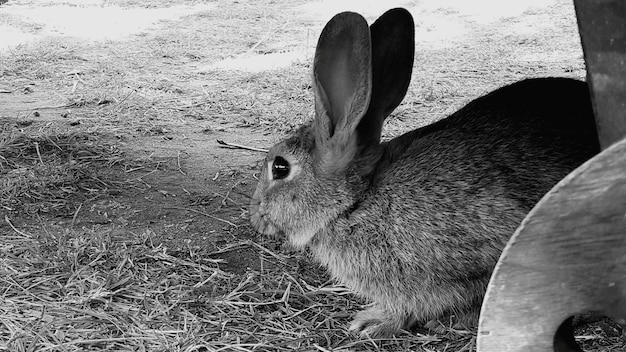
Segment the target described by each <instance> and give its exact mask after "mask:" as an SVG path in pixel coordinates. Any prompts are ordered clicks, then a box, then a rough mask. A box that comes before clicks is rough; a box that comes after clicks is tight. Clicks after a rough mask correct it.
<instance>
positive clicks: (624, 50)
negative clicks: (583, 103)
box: [574, 0, 626, 149]
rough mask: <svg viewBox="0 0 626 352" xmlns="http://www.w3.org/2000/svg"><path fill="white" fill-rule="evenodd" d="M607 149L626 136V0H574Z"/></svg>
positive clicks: (597, 118) (598, 127)
mask: <svg viewBox="0 0 626 352" xmlns="http://www.w3.org/2000/svg"><path fill="white" fill-rule="evenodd" d="M574 6H575V8H576V17H577V19H578V30H579V32H580V38H581V42H582V46H583V51H584V53H585V63H586V65H587V82H588V83H589V86H590V87H591V94H592V98H593V99H592V100H593V102H594V112H595V115H596V125H597V129H598V136H599V137H600V145H601V146H602V148H603V149H605V148H606V147H608V146H609V145H611V144H613V143H615V142H617V141H618V140H620V139H622V138H624V137H625V136H626V1H624V0H574Z"/></svg>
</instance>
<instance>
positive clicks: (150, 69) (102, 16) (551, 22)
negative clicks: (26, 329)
mask: <svg viewBox="0 0 626 352" xmlns="http://www.w3.org/2000/svg"><path fill="white" fill-rule="evenodd" d="M393 6H405V7H407V8H409V9H410V10H411V12H412V13H413V15H414V17H415V18H416V24H417V28H416V31H417V34H416V38H417V48H418V49H417V55H416V68H415V73H414V82H413V83H412V85H411V88H410V90H409V93H408V96H407V99H406V100H405V102H404V103H403V104H402V105H401V106H400V107H399V108H398V109H397V111H396V113H394V115H393V116H392V117H391V118H390V121H389V122H388V124H387V127H386V132H385V133H386V137H391V136H393V135H397V134H399V133H401V132H402V131H406V130H408V129H410V128H414V127H416V126H420V125H424V124H426V123H428V122H430V121H433V120H436V119H439V118H442V117H444V116H445V115H446V114H448V113H451V112H453V111H455V110H456V109H458V108H459V107H460V106H462V105H463V104H464V103H466V102H468V101H469V100H471V99H473V98H475V97H477V96H479V95H481V94H483V93H484V92H486V91H489V90H490V89H493V88H495V87H497V86H500V85H503V84H506V83H508V82H512V81H514V80H517V79H521V78H523V77H529V76H548V75H557V76H568V77H577V78H583V77H584V66H583V62H582V52H581V50H580V45H579V43H578V41H577V37H576V32H575V22H574V20H573V8H572V6H571V4H569V2H567V1H552V0H533V1H524V2H504V1H495V0H480V1H473V2H471V5H470V2H466V1H462V0H444V1H392V2H391V3H390V2H382V1H379V2H376V1H331V0H326V1H322V2H305V1H286V0H285V1H271V0H265V1H259V2H258V3H257V2H255V3H247V2H242V1H237V0H232V1H222V0H216V1H178V2H177V3H176V4H170V3H168V2H165V1H154V2H153V1H147V0H146V1H141V0H117V1H113V0H112V1H105V0H90V1H86V0H84V1H78V0H75V1H70V0H66V1H44V0H9V2H8V3H6V4H3V5H0V33H2V34H1V35H0V58H1V60H2V61H0V73H1V74H2V75H1V76H0V119H1V120H0V123H1V124H2V126H3V127H2V131H3V133H4V135H3V138H4V141H3V143H5V144H4V147H3V149H2V151H3V153H6V154H3V158H7V159H8V158H9V157H8V156H7V155H9V154H10V153H9V152H8V151H9V149H8V148H9V146H10V143H8V142H7V141H9V140H10V138H11V136H15V135H18V134H21V135H27V136H30V137H33V138H34V137H37V138H42V139H41V140H49V136H75V135H81V136H83V135H84V136H87V137H85V138H86V139H85V141H86V142H81V143H83V144H80V145H78V147H76V148H74V147H72V148H73V149H71V150H69V151H68V154H67V157H68V158H72V160H75V161H77V162H78V163H80V162H82V161H86V160H90V159H89V158H90V157H91V156H92V155H94V153H95V152H94V151H93V150H92V149H89V148H85V147H84V146H85V145H86V144H85V143H91V142H93V143H95V144H97V145H99V146H104V147H106V148H115V150H119V153H120V155H121V156H120V159H119V160H118V159H116V160H112V159H106V158H104V159H103V161H102V162H97V163H93V164H91V166H90V170H89V173H88V175H87V176H85V177H83V178H81V182H83V183H81V184H74V185H61V186H58V187H59V189H60V190H61V191H58V192H56V193H54V194H52V195H49V194H48V193H45V192H44V191H41V190H39V191H36V192H35V191H32V189H33V188H32V187H31V188H29V189H30V190H31V191H30V192H25V193H24V194H22V195H20V194H17V193H15V194H14V196H12V197H9V196H6V197H5V198H6V199H5V202H4V203H3V204H2V208H1V209H0V213H1V214H0V218H2V219H8V220H7V221H4V222H2V223H1V224H0V233H4V234H7V236H8V235H9V234H13V233H15V232H16V231H18V232H20V233H27V234H30V235H32V236H34V237H37V236H45V234H46V233H57V232H59V233H60V232H63V231H66V230H67V229H73V231H77V232H81V231H82V232H81V233H94V232H97V233H107V234H109V235H111V236H114V237H115V236H117V237H129V238H130V237H133V236H136V235H138V234H149V236H148V237H149V241H150V242H151V246H153V247H158V246H161V248H166V249H167V252H168V253H169V254H170V255H176V254H180V255H181V256H191V257H194V256H198V255H199V256H204V257H205V258H210V259H211V260H214V261H215V262H216V263H219V264H218V265H219V270H221V271H223V272H225V273H228V274H231V275H234V276H233V277H241V278H243V277H249V276H247V275H250V273H263V272H264V270H266V269H267V266H276V265H279V266H280V265H282V266H284V267H285V268H287V269H284V270H285V272H290V273H294V272H295V273H300V274H301V275H302V277H305V278H306V280H307V281H308V283H309V284H311V285H323V284H324V283H325V282H326V280H327V277H326V276H325V274H324V272H323V270H321V269H319V268H317V266H316V265H315V264H314V263H312V262H311V261H310V260H309V259H308V257H307V256H306V254H302V253H293V252H291V251H290V249H289V248H287V247H284V246H283V245H282V241H281V240H280V239H267V238H262V237H260V236H259V235H258V234H256V233H255V232H254V231H253V230H252V229H251V228H250V227H249V225H248V220H247V216H248V214H247V210H246V209H247V204H248V202H249V199H250V197H251V195H252V193H253V190H254V187H255V184H256V177H257V175H258V172H259V161H260V160H261V159H262V158H263V157H264V156H263V154H262V153H259V152H255V151H249V150H240V149H229V148H224V147H222V146H220V145H219V144H218V143H217V142H216V141H217V140H224V141H227V142H232V143H238V144H243V145H247V146H253V147H259V148H268V147H270V146H271V145H272V143H274V142H275V141H277V140H278V139H280V138H281V137H283V136H284V135H285V134H286V133H288V132H289V131H291V130H293V128H294V127H296V126H298V125H299V124H301V123H302V122H304V121H306V120H307V119H309V118H310V117H311V116H312V115H311V113H312V109H311V107H312V105H311V104H312V100H311V99H312V94H311V92H310V86H309V83H308V72H309V70H310V58H311V55H312V52H313V50H314V46H315V41H316V38H317V35H318V33H319V31H320V30H321V28H322V26H323V24H324V23H325V22H326V21H327V20H328V19H329V18H330V17H331V16H332V15H334V14H335V13H337V12H339V11H342V10H346V9H350V10H353V11H356V12H360V13H363V14H364V15H365V16H366V17H367V18H368V19H369V20H371V19H373V18H375V17H376V16H378V15H380V14H381V13H382V12H384V11H385V10H386V9H388V8H390V7H393ZM46 138H48V139H46ZM54 141H57V140H56V139H55V140H54ZM50 143H51V144H50V145H52V147H51V148H52V149H54V143H53V142H50ZM55 143H57V144H58V141H57V142H55ZM39 145H40V144H37V146H39ZM41 145H43V144H41ZM42 148H43V147H42ZM60 149H61V148H59V150H60ZM98 150H100V149H98ZM42 153H43V154H44V155H43V157H42V155H39V154H42ZM28 155H29V156H32V157H33V158H34V160H35V163H37V161H40V162H41V164H43V163H44V159H45V156H46V155H47V154H46V151H45V150H44V149H42V150H39V149H36V150H35V149H33V150H32V151H31V153H30V154H28ZM64 155H65V154H64ZM94 157H95V155H94ZM37 159H39V160H37ZM0 164H2V167H3V170H2V172H3V177H4V178H5V179H4V180H3V182H4V183H3V185H4V186H5V187H8V186H7V185H10V184H12V183H11V182H9V181H6V180H7V179H8V177H9V176H10V175H15V174H18V173H19V172H21V171H24V172H28V170H27V169H28V168H26V167H22V168H14V169H11V168H10V167H9V166H7V165H8V164H7V163H4V162H1V161H0ZM20 170H21V171H20ZM59 172H61V171H59ZM33 182H34V181H33ZM63 187H65V188H68V187H70V188H72V189H71V190H67V191H65V188H63ZM5 191H6V192H8V191H7V190H6V189H5ZM6 192H5V193H3V194H8V193H6ZM9 220H10V221H9ZM133 238H134V237H133ZM274 253H280V254H281V256H284V258H287V259H286V261H285V260H283V259H281V260H278V261H277V260H274V259H275V258H274V259H272V258H273V254H274ZM268 257H269V259H268ZM277 262H278V264H277ZM281 268H282V267H281ZM281 270H282V269H281ZM294 275H295V274H294ZM232 280H233V282H235V281H236V279H232ZM242 280H243V279H242ZM279 286H280V285H279ZM361 303H362V302H361ZM337 317H338V319H339V320H338V321H339V322H341V323H344V324H345V323H347V321H348V320H349V315H345V314H344V316H341V315H338V316H337ZM464 336H465V335H464ZM468 336H469V337H467V336H465V337H463V338H464V339H466V340H467V339H469V340H467V341H469V342H467V341H466V340H464V341H466V342H465V343H464V344H463V346H466V347H467V349H472V348H473V345H472V342H471V341H470V340H471V339H472V337H471V334H470V335H468ZM429 341H430V340H429ZM439 341H441V340H439ZM336 342H337V341H333V343H328V344H321V345H320V346H326V347H327V348H332V347H333V344H335V343H336ZM320 343H321V342H320ZM423 343H426V342H423V341H422V342H420V344H423ZM291 347H292V346H291ZM291 347H290V346H289V345H287V347H285V348H286V349H289V348H291ZM309 347H310V346H309ZM440 347H441V346H440ZM440 347H437V348H440ZM224 348H225V349H226V350H228V348H226V347H224ZM246 348H251V349H252V347H249V346H248V347H246ZM310 348H311V350H313V347H310ZM322 348H323V347H320V349H318V350H324V349H322ZM444 348H445V347H444ZM243 349H244V347H240V348H239V349H233V350H243ZM357 349H358V348H357ZM0 350H2V349H0ZM181 350H183V349H182V348H181ZM197 350H201V349H197ZM208 350H211V349H210V348H209V349H208Z"/></svg>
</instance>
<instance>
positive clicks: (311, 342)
mask: <svg viewBox="0 0 626 352" xmlns="http://www.w3.org/2000/svg"><path fill="white" fill-rule="evenodd" d="M246 246H248V247H252V248H255V250H258V251H259V252H262V253H264V254H263V256H264V257H266V258H265V260H267V261H268V264H269V263H270V262H273V261H287V260H288V259H289V258H288V257H286V256H285V255H284V254H279V253H275V252H272V251H270V250H268V249H266V248H263V247H261V246H260V245H259V244H255V243H251V242H243V243H239V244H236V245H232V246H229V248H224V249H222V250H221V251H218V252H214V253H196V252H189V253H168V250H167V249H166V248H164V247H161V246H156V245H154V244H153V243H152V234H151V233H150V232H144V233H140V234H133V233H128V232H125V233H116V232H112V231H102V230H101V229H98V228H95V229H93V230H91V231H86V230H82V231H76V230H67V229H62V228H48V230H47V232H46V233H45V234H40V235H37V236H34V235H31V234H28V233H25V232H23V231H20V230H17V229H14V231H13V233H12V234H10V235H9V234H7V235H6V236H4V237H3V241H2V248H1V250H2V253H4V255H3V258H2V261H0V272H1V273H2V276H0V277H1V279H0V282H2V296H1V301H2V304H1V305H0V316H1V317H2V320H1V323H0V326H1V328H0V341H4V342H1V343H0V350H7V351H34V350H37V351H81V350H92V351H93V350H106V351H113V350H124V351H126V350H133V351H140V350H148V351H222V350H228V351H251V350H273V351H288V350H298V351H307V350H309V351H326V350H330V349H333V350H336V351H340V350H346V351H347V350H380V349H381V348H382V349H385V348H387V349H390V350H398V349H401V350H417V349H424V350H427V349H435V348H437V349H439V348H441V347H442V346H443V347H445V346H448V348H449V349H451V350H455V351H463V350H469V348H470V347H471V345H472V344H473V337H472V336H471V335H470V334H462V335H455V336H453V337H452V338H450V337H447V338H446V337H433V336H427V335H421V334H413V335H404V336H401V337H399V338H397V339H391V340H385V341H368V340H362V341H359V340H355V339H354V337H353V336H351V335H350V334H349V333H348V332H347V331H346V330H345V328H344V325H345V323H346V321H347V320H348V318H349V316H350V313H351V312H353V311H354V310H356V309H357V308H358V307H359V305H358V302H357V301H355V300H354V299H352V298H351V296H350V295H349V294H348V292H347V291H346V290H345V289H343V288H341V287H336V286H333V285H331V284H328V283H326V284H322V285H319V286H318V285H316V284H314V283H313V284H312V283H309V282H307V281H309V280H313V278H312V277H307V276H300V277H298V276H297V273H289V272H285V271H283V270H278V268H279V267H280V266H277V267H276V269H273V270H262V271H259V272H254V271H250V272H248V273H247V274H246V275H243V276H235V275H232V274H228V273H226V272H224V271H221V270H220V269H219V263H220V260H218V259H212V256H215V255H218V254H220V253H223V252H225V251H229V250H231V249H233V248H240V247H246ZM464 346H465V349H464V348H463V347H464Z"/></svg>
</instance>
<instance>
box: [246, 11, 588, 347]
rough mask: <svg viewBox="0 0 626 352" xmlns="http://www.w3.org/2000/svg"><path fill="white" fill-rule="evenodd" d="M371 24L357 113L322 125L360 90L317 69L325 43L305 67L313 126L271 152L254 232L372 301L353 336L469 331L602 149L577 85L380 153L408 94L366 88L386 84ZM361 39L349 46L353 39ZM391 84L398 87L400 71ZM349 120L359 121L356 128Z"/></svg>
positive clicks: (535, 94) (482, 102)
mask: <svg viewBox="0 0 626 352" xmlns="http://www.w3.org/2000/svg"><path fill="white" fill-rule="evenodd" d="M393 11H395V12H393ZM392 12H393V13H392ZM389 13H392V16H399V17H400V19H398V18H393V21H389V22H390V23H397V22H402V21H404V20H405V19H404V16H406V15H405V13H404V12H402V10H397V9H396V10H391V11H390V12H389ZM407 14H408V13H407ZM353 15H355V14H350V15H346V16H353ZM386 15H387V14H386ZM386 15H383V17H384V16H386ZM338 16H340V15H338ZM357 16H358V15H357ZM383 17H381V19H383ZM348 20H355V21H357V22H358V19H353V18H348ZM377 22H378V21H377ZM331 23H332V20H331ZM331 23H329V24H328V25H327V27H328V26H331ZM381 23H382V24H380V25H378V26H377V27H376V28H377V29H376V31H382V29H378V28H386V26H387V22H386V19H384V20H383V21H381ZM353 25H354V26H357V27H358V26H360V24H358V23H357V24H349V25H344V24H341V22H340V23H339V24H334V26H335V27H332V26H331V28H330V29H328V32H329V33H334V32H335V31H339V32H340V31H341V30H345V29H346V28H345V27H348V28H351V27H350V26H353ZM374 26H375V25H372V42H373V44H372V45H373V46H374V49H372V51H373V53H374V54H373V55H374V58H373V61H374V63H373V66H374V67H373V69H372V71H373V76H374V77H373V79H372V81H373V82H374V84H373V85H374V88H373V90H371V88H370V90H368V89H366V90H365V91H370V93H367V94H371V100H370V102H369V108H368V106H366V108H367V112H363V111H360V112H359V111H357V112H356V113H351V112H348V113H347V117H345V119H344V120H342V119H337V118H335V119H333V117H332V115H333V114H343V113H344V111H345V110H349V109H354V106H355V105H356V104H355V103H354V102H355V101H359V102H363V100H364V99H362V97H361V95H362V94H363V93H362V92H361V90H360V85H359V84H352V83H350V82H348V83H347V84H344V83H343V82H342V81H340V80H339V83H338V82H337V81H338V80H337V79H335V78H334V77H336V75H337V74H340V73H341V72H343V71H342V70H346V69H345V67H340V68H339V69H335V68H334V67H333V66H332V65H333V63H334V62H337V61H339V62H340V61H341V60H340V59H342V58H343V59H345V58H344V57H340V58H339V59H337V58H333V60H332V61H330V63H328V62H324V61H323V60H324V59H325V57H324V55H326V54H327V53H326V52H324V51H323V50H324V49H323V48H324V46H323V44H324V42H323V40H328V39H324V35H325V34H323V35H322V38H320V44H318V52H320V51H321V53H320V54H319V56H320V58H319V60H318V59H317V57H316V68H315V69H314V70H315V72H314V78H315V80H316V81H315V82H316V83H317V87H316V88H317V90H316V98H317V99H316V102H317V106H316V107H317V116H316V121H315V124H314V125H309V126H305V127H303V128H302V129H300V130H299V131H298V133H296V135H295V136H294V137H292V138H290V139H287V140H286V141H283V142H281V143H279V144H277V145H276V146H274V147H273V148H272V149H271V150H270V152H269V153H268V157H267V161H268V162H267V166H266V168H264V172H263V175H262V177H261V179H260V182H259V186H258V187H257V191H256V192H255V196H254V199H255V200H254V201H253V204H252V206H251V220H252V223H253V224H254V225H255V227H256V228H257V229H258V230H259V231H261V232H264V233H269V234H276V233H283V234H285V235H286V236H287V237H288V238H289V239H290V240H291V242H292V243H294V244H295V245H297V246H305V245H306V246H308V247H309V248H310V250H311V252H312V253H313V255H314V256H315V258H317V259H318V260H319V261H320V262H321V263H322V264H324V265H325V266H326V267H327V268H328V269H329V270H330V272H331V273H332V275H333V276H334V277H336V278H337V279H338V280H339V281H340V282H342V283H344V284H345V285H346V286H348V287H350V288H351V289H353V290H354V291H355V292H356V293H358V294H359V295H362V296H364V297H366V298H368V299H370V300H372V301H374V302H375V305H374V307H372V308H370V309H368V310H366V311H363V312H361V313H359V314H358V315H357V317H356V319H355V321H354V322H353V325H352V329H354V330H358V331H362V332H364V333H367V334H369V335H370V336H387V335H390V334H393V333H394V332H396V331H397V330H398V329H401V328H406V327H408V326H410V325H412V324H413V323H415V322H421V323H426V322H429V323H428V324H427V326H428V327H430V328H436V325H435V324H434V322H435V321H436V319H442V318H447V317H449V316H452V315H456V321H457V322H460V323H461V324H465V325H467V324H471V323H473V321H474V320H475V318H476V316H477V307H478V306H479V305H480V302H481V300H482V297H483V295H484V292H485V288H486V284H487V282H488V280H489V277H490V274H491V271H492V270H493V267H494V265H495V263H496V261H497V260H498V257H499V256H500V253H501V251H502V249H503V247H504V245H505V244H506V242H507V241H508V239H509V238H510V236H511V235H512V234H513V232H514V231H515V229H516V228H517V226H519V224H520V222H521V221H522V219H523V218H524V216H525V215H526V214H527V213H528V211H529V210H530V209H531V208H532V207H533V206H534V204H535V203H536V202H537V201H538V200H539V199H540V198H541V197H542V196H543V195H544V194H545V193H546V192H547V191H548V190H550V188H551V187H552V186H554V185H555V184H556V183H557V182H558V181H559V180H560V179H562V178H563V177H564V176H565V175H567V174H568V173H569V172H570V171H572V170H573V169H574V168H576V167H577V166H579V165H580V164H581V163H583V162H584V161H585V160H587V159H589V158H590V157H591V156H593V155H594V154H595V153H597V152H598V150H599V146H598V141H597V137H596V134H595V126H594V121H593V114H592V110H591V104H590V100H589V95H588V92H587V85H586V84H585V83H583V82H580V81H575V80H570V79H557V78H553V79H550V78H548V79H532V80H525V81H522V82H518V83H515V84H512V85H510V86H507V87H504V88H501V89H498V90H496V91H494V92H492V93H490V94H488V95H486V96H484V97H481V98H479V99H476V100H474V101H473V102H471V103H469V104H468V105H467V106H465V107H464V108H462V109H461V110H459V111H458V112H457V113H455V114H453V115H451V116H450V117H448V118H446V119H443V120H440V121H438V122H436V123H434V124H431V125H429V126H426V127H423V128H420V129H418V130H415V131H411V132H409V133H406V134H404V135H402V136H400V137H397V138H395V139H393V140H391V141H388V142H384V143H379V142H378V141H379V138H380V130H381V128H382V121H383V120H384V117H386V114H388V113H389V112H391V110H393V108H395V106H396V105H397V104H399V102H400V100H401V98H402V97H403V96H404V93H405V91H406V87H405V88H404V89H400V88H398V89H397V92H396V93H393V94H387V93H386V92H387V91H390V90H393V89H394V88H393V87H392V88H390V89H384V90H376V88H375V87H376V85H377V84H379V85H386V84H391V85H394V87H395V85H396V83H389V82H391V81H385V78H381V77H380V76H377V74H380V73H381V72H382V71H383V69H381V68H378V67H377V65H376V62H377V60H379V61H378V62H381V61H382V62H386V61H385V60H380V58H378V59H377V58H376V45H377V44H376V42H375V37H376V33H375V28H374ZM393 26H395V24H394V25H393ZM393 26H392V28H395V27H393ZM410 26H412V22H411V23H410V25H409V24H407V26H406V27H407V28H408V27H410ZM325 30H326V29H325ZM411 30H412V29H411ZM397 31H399V30H397ZM397 31H396V33H397ZM326 35H329V36H331V38H332V34H326ZM358 35H360V32H358V31H356V34H355V37H356V39H351V40H353V41H358V40H360V39H361V38H360V37H358ZM343 37H345V34H342V35H341V36H340V38H343ZM411 39H412V37H411ZM334 44H336V43H334V42H333V45H332V46H330V47H332V48H333V49H332V50H336V47H337V45H334ZM398 45H399V44H398ZM411 45H412V43H411ZM392 46H393V45H392ZM406 50H409V49H406ZM411 50H412V48H411ZM361 54H362V53H359V55H361ZM391 54H393V55H395V54H396V53H395V52H392V53H391ZM401 54H402V53H401ZM411 54H412V51H411ZM345 55H346V56H348V58H347V59H346V60H352V59H353V58H352V57H351V56H350V55H352V54H350V53H348V54H345ZM399 56H402V55H399ZM394 60H395V56H394ZM410 64H411V67H412V59H411V63H410ZM324 65H328V66H329V67H330V68H329V69H327V68H326V67H327V66H324ZM403 65H408V64H407V63H403ZM396 66H401V65H400V64H399V65H396ZM326 69H327V70H329V71H330V73H332V74H329V73H327V72H324V70H326ZM357 69H358V65H357ZM400 71H401V70H400ZM394 73H395V74H396V75H397V76H398V77H401V76H402V77H403V78H402V79H403V80H406V77H404V76H406V72H403V73H397V72H391V74H394ZM387 74H389V72H385V77H386V75H387ZM354 75H355V74H354V73H352V74H348V75H346V76H342V77H346V79H350V77H353V76H354ZM329 77H330V78H329ZM409 79H410V71H409ZM361 83H362V82H361ZM366 83H367V82H365V83H362V84H366ZM400 85H403V84H402V83H400ZM406 85H408V83H406ZM354 87H356V88H354ZM350 89H354V93H352V91H350ZM333 90H338V92H333ZM346 90H347V91H348V92H349V94H346V93H345V92H346ZM399 95H401V97H400V99H398V96H399ZM346 99H347V100H349V101H347V102H346V104H338V103H337V102H344V100H346ZM365 100H367V99H365ZM381 102H382V103H381ZM366 103H367V101H366ZM333 104H335V105H341V106H342V108H339V109H338V108H336V106H333ZM321 105H323V106H321ZM344 105H345V106H344ZM329 116H330V117H329ZM350 116H360V117H358V118H355V119H356V122H354V123H353V122H352V121H351V120H350V119H351V117H350ZM381 116H382V118H381ZM329 120H330V121H329ZM329 125H330V126H331V127H328V126H329ZM327 129H328V130H329V132H327ZM283 164H287V166H288V167H287V170H288V173H284V172H283V166H281V165H283ZM444 323H445V322H444Z"/></svg>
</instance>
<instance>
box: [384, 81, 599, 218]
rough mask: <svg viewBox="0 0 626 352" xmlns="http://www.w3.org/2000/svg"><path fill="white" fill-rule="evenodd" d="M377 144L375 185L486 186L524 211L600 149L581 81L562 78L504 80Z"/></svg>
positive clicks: (470, 189) (468, 190)
mask: <svg viewBox="0 0 626 352" xmlns="http://www.w3.org/2000/svg"><path fill="white" fill-rule="evenodd" d="M382 147H383V150H384V153H383V157H382V160H383V162H382V164H381V166H380V167H379V170H378V172H379V175H378V177H379V180H378V181H379V182H380V183H381V184H386V183H393V184H395V186H396V187H401V183H402V182H408V183H412V184H417V185H420V184H423V182H428V183H431V184H432V186H433V187H437V186H440V187H446V186H448V185H449V186H450V187H453V189H456V190H459V191H462V192H461V193H460V194H459V193H457V192H456V191H454V190H449V191H446V192H443V190H442V192H441V195H446V196H450V197H455V196H468V195H470V196H471V195H473V194H476V195H478V194H484V193H485V192H487V193H489V192H494V193H493V194H494V195H497V196H499V197H505V198H507V199H511V200H515V201H516V202H517V203H518V204H519V205H520V206H521V207H522V208H523V209H525V210H526V211H528V210H530V208H532V206H534V204H535V203H536V202H537V201H538V200H539V199H540V198H541V197H542V196H543V195H544V194H545V193H546V192H547V191H549V190H550V188H552V187H553V186H554V185H555V184H556V183H557V182H558V181H559V180H561V179H562V178H563V177H564V176H565V175H567V174H568V173H569V172H571V171H572V170H573V169H575V168H576V167H578V166H579V165H580V164H582V163H583V162H585V161H586V160H588V159H589V158H591V157H592V156H593V155H595V154H596V153H598V151H599V149H600V147H599V142H598V139H597V134H596V130H595V123H594V118H593V110H592V106H591V101H590V97H589V93H588V88H587V84H586V83H584V82H581V81H577V80H573V79H565V78H542V79H528V80H524V81H521V82H517V83H514V84H512V85H509V86H505V87H503V88H500V89H498V90H496V91H494V92H492V93H490V94H488V95H486V96H483V97H480V98H478V99H476V100H474V101H472V102H470V103H469V104H468V105H466V106H465V107H463V108H462V109H461V110H459V111H457V112H456V113H454V114H453V115H451V116H450V117H448V118H446V119H443V120H441V121H438V122H436V123H434V124H432V125H430V126H426V127H424V128H421V129H418V130H415V131H412V132H409V133H407V134H405V135H403V136H400V137H398V138H396V139H394V140H392V141H390V142H388V143H385V144H383V145H382ZM399 189H400V190H402V188H399Z"/></svg>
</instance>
